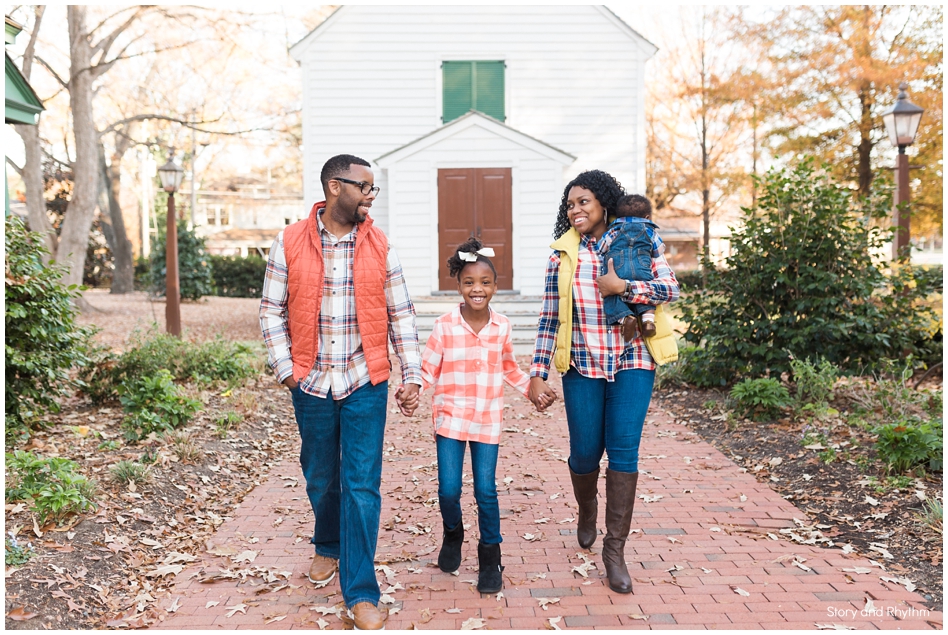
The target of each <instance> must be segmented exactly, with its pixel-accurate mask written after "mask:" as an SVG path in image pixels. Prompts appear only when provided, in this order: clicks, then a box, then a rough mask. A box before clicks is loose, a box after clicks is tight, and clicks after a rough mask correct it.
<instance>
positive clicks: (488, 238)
mask: <svg viewBox="0 0 948 635" xmlns="http://www.w3.org/2000/svg"><path fill="white" fill-rule="evenodd" d="M512 209H513V202H512V197H511V176H510V168H455V169H443V170H438V247H439V248H438V281H439V287H440V289H441V290H442V291H453V290H456V289H457V288H458V284H457V280H455V279H454V278H452V277H451V276H450V275H448V265H447V263H446V261H447V259H448V258H450V257H451V255H452V254H453V253H454V250H455V249H457V248H458V245H460V244H461V243H463V242H464V241H465V240H467V239H468V237H470V236H472V235H473V236H477V237H478V238H479V239H480V241H481V242H482V243H483V244H484V246H485V247H492V248H493V249H494V254H495V256H494V257H493V258H491V261H492V262H493V263H494V267H495V268H496V269H497V288H498V289H506V290H509V289H513V254H512V248H511V238H512V226H513V221H512Z"/></svg>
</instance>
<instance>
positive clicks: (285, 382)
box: [283, 375, 300, 390]
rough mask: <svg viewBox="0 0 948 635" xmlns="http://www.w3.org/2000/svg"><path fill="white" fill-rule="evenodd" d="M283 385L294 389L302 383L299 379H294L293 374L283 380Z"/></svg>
mask: <svg viewBox="0 0 948 635" xmlns="http://www.w3.org/2000/svg"><path fill="white" fill-rule="evenodd" d="M283 385H284V386H286V387H287V388H289V389H290V390H293V389H294V388H296V387H297V386H299V385H300V384H299V382H298V381H296V380H295V379H293V376H292V375H290V376H289V377H287V378H286V379H284V380H283Z"/></svg>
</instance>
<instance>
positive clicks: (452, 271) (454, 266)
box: [448, 236, 497, 282]
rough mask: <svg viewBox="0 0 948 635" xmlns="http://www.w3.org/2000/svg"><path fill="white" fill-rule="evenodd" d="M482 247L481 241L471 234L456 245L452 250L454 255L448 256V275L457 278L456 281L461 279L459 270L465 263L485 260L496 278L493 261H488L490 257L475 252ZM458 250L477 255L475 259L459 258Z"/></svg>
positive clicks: (462, 268) (461, 269) (469, 263)
mask: <svg viewBox="0 0 948 635" xmlns="http://www.w3.org/2000/svg"><path fill="white" fill-rule="evenodd" d="M482 247H484V245H483V243H481V241H479V240H478V239H477V238H475V237H474V236H471V237H470V238H468V239H467V241H465V242H464V243H462V244H460V245H458V248H457V249H455V250H454V255H453V256H451V257H450V258H448V275H450V276H452V277H454V278H457V280H458V282H460V281H461V271H463V270H464V267H466V266H467V265H471V264H474V263H475V262H486V263H487V266H488V267H490V270H491V271H493V272H494V279H495V280H496V279H497V270H496V269H495V268H494V263H492V262H491V261H490V258H488V257H487V256H482V255H481V254H479V253H476V252H477V250H478V249H481V248H482ZM459 251H464V252H467V253H469V254H474V255H475V256H477V260H461V257H460V256H459V255H458V252H459Z"/></svg>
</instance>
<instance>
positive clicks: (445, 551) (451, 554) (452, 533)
mask: <svg viewBox="0 0 948 635" xmlns="http://www.w3.org/2000/svg"><path fill="white" fill-rule="evenodd" d="M441 526H442V527H443V528H444V536H443V537H442V539H441V553H439V554H438V568H439V569H441V570H442V571H444V572H445V573H454V572H455V571H457V570H458V567H460V566H461V543H463V542H464V522H463V521H462V522H459V523H458V525H457V527H454V528H453V529H448V526H447V525H445V524H444V523H441Z"/></svg>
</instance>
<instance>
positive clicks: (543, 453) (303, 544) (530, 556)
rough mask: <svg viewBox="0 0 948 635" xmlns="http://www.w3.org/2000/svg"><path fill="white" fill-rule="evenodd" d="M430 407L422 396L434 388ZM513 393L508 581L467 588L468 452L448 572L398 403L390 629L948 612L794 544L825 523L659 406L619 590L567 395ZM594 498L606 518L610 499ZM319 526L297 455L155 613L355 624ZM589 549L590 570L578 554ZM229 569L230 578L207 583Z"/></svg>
mask: <svg viewBox="0 0 948 635" xmlns="http://www.w3.org/2000/svg"><path fill="white" fill-rule="evenodd" d="M553 385H554V386H555V387H556V389H557V391H558V392H559V393H560V394H562V392H561V390H560V387H559V385H558V382H553ZM422 403H423V404H426V403H427V404H430V392H429V393H428V394H426V395H425V396H423V398H422ZM391 404H392V406H393V404H394V401H392V402H391ZM508 404H509V407H508V410H507V419H506V422H505V426H506V427H507V428H508V430H507V431H506V432H505V433H504V436H503V437H502V441H501V450H500V459H499V461H498V467H497V483H498V494H499V498H500V507H501V528H502V531H503V535H504V543H503V562H504V565H505V566H506V570H505V571H504V577H505V588H504V591H503V593H502V594H498V595H489V596H483V597H482V596H481V595H480V594H478V593H477V592H476V591H475V589H474V586H473V584H474V581H475V580H476V578H477V526H476V512H475V507H474V498H473V494H472V493H471V491H470V487H471V486H470V485H469V483H470V481H471V478H470V471H469V470H470V463H469V457H468V463H467V465H466V468H467V471H466V473H465V478H464V481H465V485H466V488H467V489H466V491H465V496H464V499H463V500H462V504H463V507H464V514H465V517H464V522H465V526H466V527H468V531H467V539H466V541H465V543H464V552H463V553H464V560H463V562H462V564H461V569H460V572H459V575H457V576H454V575H449V574H445V573H442V572H441V571H440V570H438V568H437V565H436V564H435V562H436V560H437V550H438V547H439V544H440V539H441V521H440V515H439V512H438V508H437V480H436V476H437V471H436V468H435V466H434V462H435V458H436V455H435V446H434V442H433V440H432V438H431V422H430V410H429V409H428V408H427V407H426V406H425V405H423V406H422V407H421V408H419V411H418V412H417V413H416V415H415V417H414V418H413V419H411V420H407V419H404V418H403V417H401V415H398V414H397V411H395V412H392V414H390V415H389V421H388V426H387V431H386V443H385V446H386V448H387V451H386V455H385V462H384V464H383V465H384V468H383V476H382V527H381V529H380V532H379V545H378V552H377V559H376V562H377V568H378V570H379V581H380V583H381V586H382V590H383V593H384V595H383V598H382V599H383V603H384V605H385V606H387V607H388V608H389V610H390V613H391V615H390V617H389V620H388V624H387V629H389V630H392V629H406V628H411V627H413V628H418V629H460V628H462V626H464V627H467V628H471V627H475V628H478V627H479V628H485V629H494V630H496V629H543V628H561V629H570V628H575V629H604V628H605V629H610V628H611V629H615V628H638V629H648V628H652V629H702V628H709V629H722V628H727V629H778V628H779V629H807V630H816V629H817V628H832V627H834V625H835V627H837V628H843V627H845V628H856V629H897V628H898V629H903V630H906V629H931V628H939V629H940V628H941V625H942V615H941V613H930V612H928V611H927V610H926V609H925V607H924V604H923V602H922V599H921V597H920V596H919V595H918V594H915V593H910V592H908V591H907V590H906V589H905V587H904V586H902V585H900V584H898V583H895V582H887V581H883V580H881V579H880V576H884V577H890V578H893V579H894V578H897V577H898V576H897V575H895V574H889V573H886V572H885V571H884V570H883V569H882V568H880V566H879V564H878V563H876V562H873V561H872V560H869V559H867V558H866V557H860V556H857V555H855V554H847V553H845V549H843V548H842V547H843V546H842V545H834V546H833V547H831V548H828V547H820V546H816V544H809V545H806V544H800V543H799V542H793V541H792V540H791V539H790V538H788V536H790V532H792V535H793V536H796V537H797V539H798V540H800V541H804V540H810V541H811V542H812V539H813V538H816V539H817V541H819V544H824V545H825V542H822V541H821V536H820V534H819V533H817V532H818V530H819V528H814V527H806V526H805V523H806V516H805V515H804V513H803V512H801V511H800V510H799V509H797V508H796V507H794V506H793V505H791V504H790V503H789V502H787V501H785V500H783V499H782V498H781V497H780V496H779V495H778V494H776V493H775V492H773V491H772V490H771V489H770V488H768V487H767V486H766V485H764V484H762V483H758V482H757V481H756V480H755V479H754V477H753V476H752V475H750V474H746V473H743V472H742V471H741V469H740V468H738V467H737V466H736V465H735V464H734V463H732V462H731V461H729V460H728V459H727V458H726V457H725V456H724V455H722V454H721V453H720V452H718V451H717V450H716V449H714V448H713V447H712V446H710V445H709V444H707V443H705V442H703V441H701V439H700V437H698V436H696V435H694V434H693V433H691V432H690V431H689V430H688V429H687V428H686V427H684V426H681V425H678V424H675V423H674V422H673V421H672V419H671V418H670V417H669V416H668V415H667V414H666V413H664V412H662V411H656V410H654V409H653V411H652V412H650V413H649V417H648V419H647V421H646V426H645V432H644V434H643V440H642V450H641V457H642V458H641V461H640V469H641V473H642V476H641V477H640V479H639V492H638V494H639V500H638V501H637V503H636V510H635V515H634V516H633V519H632V527H633V530H632V531H633V533H632V534H631V536H630V538H629V542H628V544H627V546H626V560H627V561H628V563H629V570H630V572H631V574H632V578H633V586H634V591H633V593H632V594H631V595H619V594H616V593H613V592H611V591H610V590H609V588H608V587H607V586H606V584H605V578H604V573H602V569H601V567H602V561H601V559H600V555H599V553H600V548H601V546H602V537H601V535H600V538H599V539H597V541H596V543H595V544H594V545H593V549H592V550H591V551H590V552H585V551H583V550H581V549H580V548H579V546H578V545H577V544H576V537H575V533H576V529H575V527H576V523H575V520H574V518H575V515H576V505H575V503H574V501H573V499H572V493H571V488H570V481H569V474H568V471H567V468H566V465H565V460H566V456H567V455H568V444H567V433H566V422H565V415H564V413H563V407H562V401H559V402H557V404H555V405H554V406H553V407H552V408H551V409H550V410H549V412H548V413H544V414H537V413H535V412H533V408H532V405H530V404H529V402H526V400H523V399H521V398H519V397H516V396H514V395H513V393H511V392H509V390H508ZM600 492H601V494H602V495H603V496H604V492H605V481H604V480H603V481H601V487H600ZM643 497H644V498H643ZM599 510H600V511H599V527H600V528H602V527H603V519H604V511H605V504H604V499H603V500H601V502H600V506H599ZM312 522H313V521H312V512H311V511H310V509H309V503H308V501H307V499H306V494H305V491H304V484H303V482H302V475H301V473H300V469H299V463H298V461H297V458H296V457H295V456H288V457H287V459H286V461H285V462H284V463H283V464H282V465H280V466H278V467H276V468H273V470H272V471H271V472H270V476H269V478H268V480H266V481H265V482H264V483H263V484H262V485H261V486H260V487H258V488H256V489H255V490H254V491H253V492H252V493H251V494H250V495H248V496H247V498H246V499H245V500H244V502H243V504H242V505H241V506H240V508H239V510H238V514H237V516H236V518H233V519H230V520H228V521H227V522H225V523H224V524H223V525H222V526H221V528H220V531H219V532H218V534H217V537H216V538H215V540H214V542H213V545H210V550H211V551H214V552H216V553H218V554H221V555H213V554H211V553H205V554H202V556H201V558H199V560H198V561H196V562H194V563H192V564H191V565H190V566H189V567H188V568H186V569H184V570H183V571H182V572H181V573H179V574H178V575H177V579H176V583H175V587H174V589H173V592H172V594H171V596H170V597H168V598H167V599H165V600H163V601H162V602H161V606H162V608H164V609H175V610H174V611H173V612H169V613H167V614H166V617H165V619H164V621H163V622H162V623H159V624H158V625H156V627H157V628H164V629H181V630H187V629H217V628H223V629H234V628H237V629H277V630H279V629H300V628H304V629H321V628H326V629H340V628H350V627H351V624H349V623H347V622H346V619H344V618H342V617H341V615H344V614H345V611H344V610H343V609H342V607H343V605H342V604H341V602H342V596H341V594H340V592H339V584H338V576H337V577H336V578H334V579H333V581H332V582H331V583H330V584H329V585H327V586H326V587H325V588H322V589H315V588H314V586H313V585H312V584H311V583H310V582H308V581H307V580H306V577H305V576H306V572H307V571H308V569H309V563H310V560H311V557H312V547H311V545H310V544H309V542H308V540H309V537H310V535H311V533H312ZM781 530H784V532H783V533H782V532H781ZM774 538H778V539H774ZM584 556H585V559H588V561H589V562H591V563H593V564H594V565H595V566H596V567H598V568H593V567H592V566H590V565H585V566H584ZM251 558H252V560H251ZM880 560H881V557H880ZM222 571H224V572H229V573H225V574H222V575H221V577H223V576H225V575H230V576H233V577H224V579H221V580H219V581H216V582H202V580H207V579H208V578H210V577H211V576H213V575H214V574H221V572H222ZM583 573H586V575H588V578H584V577H583Z"/></svg>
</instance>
